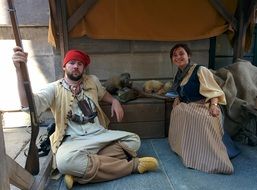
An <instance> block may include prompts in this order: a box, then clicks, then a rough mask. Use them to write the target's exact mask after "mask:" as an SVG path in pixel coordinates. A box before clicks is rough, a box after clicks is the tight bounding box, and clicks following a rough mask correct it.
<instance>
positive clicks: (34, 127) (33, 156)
mask: <svg viewBox="0 0 257 190" xmlns="http://www.w3.org/2000/svg"><path fill="white" fill-rule="evenodd" d="M7 1H8V6H9V9H8V11H9V14H10V19H11V23H12V28H13V34H14V37H15V42H16V45H17V46H19V47H21V48H23V46H22V41H21V34H20V31H19V28H18V21H17V16H16V10H15V8H14V6H13V2H12V0H7ZM20 66H21V67H20V68H21V73H22V79H23V85H24V90H25V93H26V97H27V100H28V104H29V110H30V120H31V139H30V145H29V151H28V157H27V160H26V164H25V169H26V170H27V171H28V172H30V173H31V174H32V175H37V174H38V173H39V156H38V147H37V145H36V140H37V136H38V133H39V121H38V118H37V113H36V107H35V102H34V98H33V93H32V89H31V85H30V80H29V75H28V69H27V66H26V63H20Z"/></svg>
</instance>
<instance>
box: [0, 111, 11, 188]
mask: <svg viewBox="0 0 257 190" xmlns="http://www.w3.org/2000/svg"><path fill="white" fill-rule="evenodd" d="M5 155H6V152H5V143H4V134H3V126H2V112H1V111H0V160H1V161H0V168H1V172H0V189H5V190H9V189H10V183H9V175H8V168H7V160H6V156H5Z"/></svg>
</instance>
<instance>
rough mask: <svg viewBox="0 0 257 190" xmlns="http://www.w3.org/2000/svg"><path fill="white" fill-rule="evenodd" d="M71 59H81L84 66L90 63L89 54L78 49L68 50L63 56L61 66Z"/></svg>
mask: <svg viewBox="0 0 257 190" xmlns="http://www.w3.org/2000/svg"><path fill="white" fill-rule="evenodd" d="M71 60H77V61H81V62H82V63H83V64H84V66H85V67H86V66H88V65H89V63H90V58H89V56H88V55H87V54H86V53H83V52H82V51H79V50H69V51H68V52H67V53H66V55H65V57H64V60H63V65H62V66H63V67H65V65H66V64H67V63H68V62H69V61H71Z"/></svg>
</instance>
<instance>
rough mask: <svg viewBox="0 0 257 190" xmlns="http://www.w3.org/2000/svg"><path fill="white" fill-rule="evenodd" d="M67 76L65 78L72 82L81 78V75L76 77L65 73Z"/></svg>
mask: <svg viewBox="0 0 257 190" xmlns="http://www.w3.org/2000/svg"><path fill="white" fill-rule="evenodd" d="M66 74H67V77H68V78H69V79H70V80H73V81H79V80H80V79H81V78H82V76H83V74H80V75H78V76H74V75H73V74H71V73H66Z"/></svg>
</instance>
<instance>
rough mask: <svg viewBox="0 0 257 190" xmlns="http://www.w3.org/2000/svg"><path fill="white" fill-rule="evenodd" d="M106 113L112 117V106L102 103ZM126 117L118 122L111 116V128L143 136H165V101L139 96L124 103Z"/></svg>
mask: <svg viewBox="0 0 257 190" xmlns="http://www.w3.org/2000/svg"><path fill="white" fill-rule="evenodd" d="M101 107H102V109H103V111H104V112H105V114H106V115H107V116H108V117H109V118H111V106H110V105H108V104H105V103H102V104H101ZM122 107H123V109H124V113H125V115H124V118H123V120H122V122H120V123H118V122H117V121H116V118H115V117H113V118H111V123H110V125H109V129H113V130H124V131H129V132H134V133H136V134H138V135H139V136H140V137H141V138H162V137H165V115H166V114H165V101H164V100H159V99H154V98H138V99H136V100H133V101H130V102H128V103H124V104H122Z"/></svg>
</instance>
